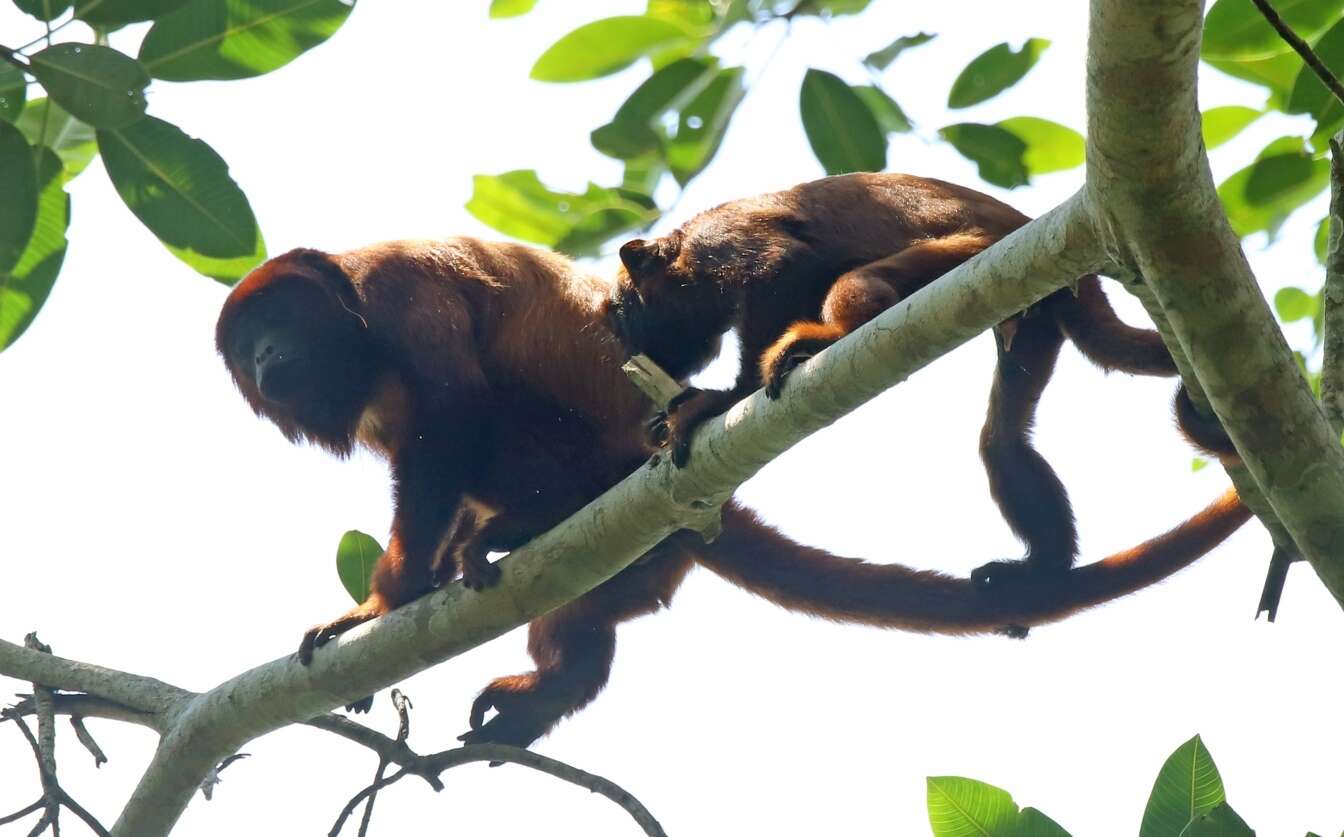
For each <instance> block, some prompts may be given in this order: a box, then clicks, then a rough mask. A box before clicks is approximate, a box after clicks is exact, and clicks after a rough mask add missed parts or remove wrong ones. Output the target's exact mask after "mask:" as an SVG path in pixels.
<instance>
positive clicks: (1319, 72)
mask: <svg viewBox="0 0 1344 837" xmlns="http://www.w3.org/2000/svg"><path fill="white" fill-rule="evenodd" d="M1251 2H1252V3H1254V4H1255V7H1256V8H1257V9H1259V10H1260V14H1261V15H1263V16H1264V18H1265V20H1266V21H1267V22H1268V23H1269V25H1270V26H1272V27H1274V31H1275V32H1278V33H1279V37H1280V38H1283V40H1284V43H1286V44H1288V46H1290V47H1292V48H1293V50H1294V51H1295V52H1296V53H1297V54H1298V55H1300V56H1301V57H1302V60H1303V61H1304V62H1306V65H1307V66H1308V67H1310V68H1311V71H1312V72H1313V73H1315V74H1316V77H1317V78H1319V79H1320V80H1321V83H1322V84H1324V85H1325V87H1326V89H1327V90H1329V91H1330V92H1331V93H1333V94H1334V96H1335V98H1336V99H1337V100H1338V101H1339V103H1340V104H1344V84H1340V83H1339V77H1338V76H1336V75H1335V74H1334V73H1332V72H1330V68H1329V67H1327V66H1325V62H1324V61H1322V60H1321V57H1320V56H1319V55H1317V54H1316V50H1314V49H1312V48H1311V44H1309V43H1307V42H1306V41H1304V40H1303V39H1302V36H1301V35H1299V34H1297V33H1296V32H1294V31H1293V27H1291V26H1289V25H1288V22H1287V21H1286V20H1284V19H1283V18H1282V17H1281V16H1280V15H1279V13H1278V11H1277V10H1276V9H1275V8H1274V7H1273V6H1271V5H1270V3H1269V0H1251Z"/></svg>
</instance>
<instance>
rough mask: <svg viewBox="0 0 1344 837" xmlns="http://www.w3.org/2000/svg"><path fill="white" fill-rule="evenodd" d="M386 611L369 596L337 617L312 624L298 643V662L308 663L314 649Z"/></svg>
mask: <svg viewBox="0 0 1344 837" xmlns="http://www.w3.org/2000/svg"><path fill="white" fill-rule="evenodd" d="M386 612H387V608H386V607H384V606H383V605H382V603H381V601H375V600H374V599H373V598H370V599H368V600H367V601H365V602H364V604H362V605H360V606H359V607H357V608H355V609H354V610H352V611H350V612H349V613H347V614H345V615H344V616H342V617H341V618H339V619H336V620H334V621H331V622H327V623H324V624H322V625H314V626H313V627H311V628H309V629H308V630H307V631H306V632H305V633H304V635H303V641H302V642H300V643H299V662H300V663H302V664H303V665H308V664H309V663H311V662H312V661H313V651H314V650H316V649H318V648H321V647H322V646H324V645H326V644H327V643H328V642H331V641H332V640H333V639H335V638H336V637H338V636H340V635H341V634H343V633H345V632H346V631H348V630H350V629H351V628H353V627H355V626H356V625H362V624H363V623H365V622H368V621H369V620H371V619H377V618H378V617H379V616H382V615H383V614H384V613H386Z"/></svg>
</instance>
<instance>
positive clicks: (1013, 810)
mask: <svg viewBox="0 0 1344 837" xmlns="http://www.w3.org/2000/svg"><path fill="white" fill-rule="evenodd" d="M928 808H929V825H930V826H931V827H932V829H933V837H985V835H993V834H998V833H1007V829H1010V828H1012V827H1013V825H1014V824H1015V823H1016V822H1017V818H1018V811H1017V803H1015V802H1013V798H1012V796H1010V795H1009V794H1008V791H1005V790H1000V789H999V788H996V787H994V786H993V785H987V784H985V783H984V782H977V781H975V780H974V779H963V778H961V777H960V776H930V777H929V779H928Z"/></svg>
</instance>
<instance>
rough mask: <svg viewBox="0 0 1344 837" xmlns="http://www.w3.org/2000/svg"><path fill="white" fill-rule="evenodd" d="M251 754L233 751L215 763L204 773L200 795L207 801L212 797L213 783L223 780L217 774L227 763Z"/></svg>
mask: <svg viewBox="0 0 1344 837" xmlns="http://www.w3.org/2000/svg"><path fill="white" fill-rule="evenodd" d="M251 755H252V754H251V753H234V754H233V755H231V756H229V757H228V758H226V759H224V760H223V761H221V762H220V763H219V764H217V765H215V768H214V769H213V770H211V771H210V772H209V773H207V774H205V778H204V779H202V780H201V795H202V796H204V797H205V799H206V801H207V802H208V801H209V800H211V799H213V798H214V796H215V785H218V784H219V783H220V782H221V781H223V780H222V779H220V778H219V774H221V773H223V772H224V768H226V767H228V766H229V765H231V764H233V763H234V762H235V761H238V760H239V759H245V758H247V757H248V756H251Z"/></svg>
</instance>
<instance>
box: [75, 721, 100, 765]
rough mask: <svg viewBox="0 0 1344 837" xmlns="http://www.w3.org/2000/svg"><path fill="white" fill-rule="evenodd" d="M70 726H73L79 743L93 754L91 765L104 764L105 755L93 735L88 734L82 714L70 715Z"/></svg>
mask: <svg viewBox="0 0 1344 837" xmlns="http://www.w3.org/2000/svg"><path fill="white" fill-rule="evenodd" d="M70 726H71V727H74V730H75V738H78V739H79V743H80V744H83V745H84V749H86V750H88V751H89V755H91V756H93V766H94V767H102V766H103V765H104V764H106V763H107V755H106V754H105V753H104V752H103V748H102V747H99V746H98V742H97V741H94V740H93V736H92V735H90V734H89V730H88V729H87V728H86V727H85V726H84V716H83V715H71V716H70Z"/></svg>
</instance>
